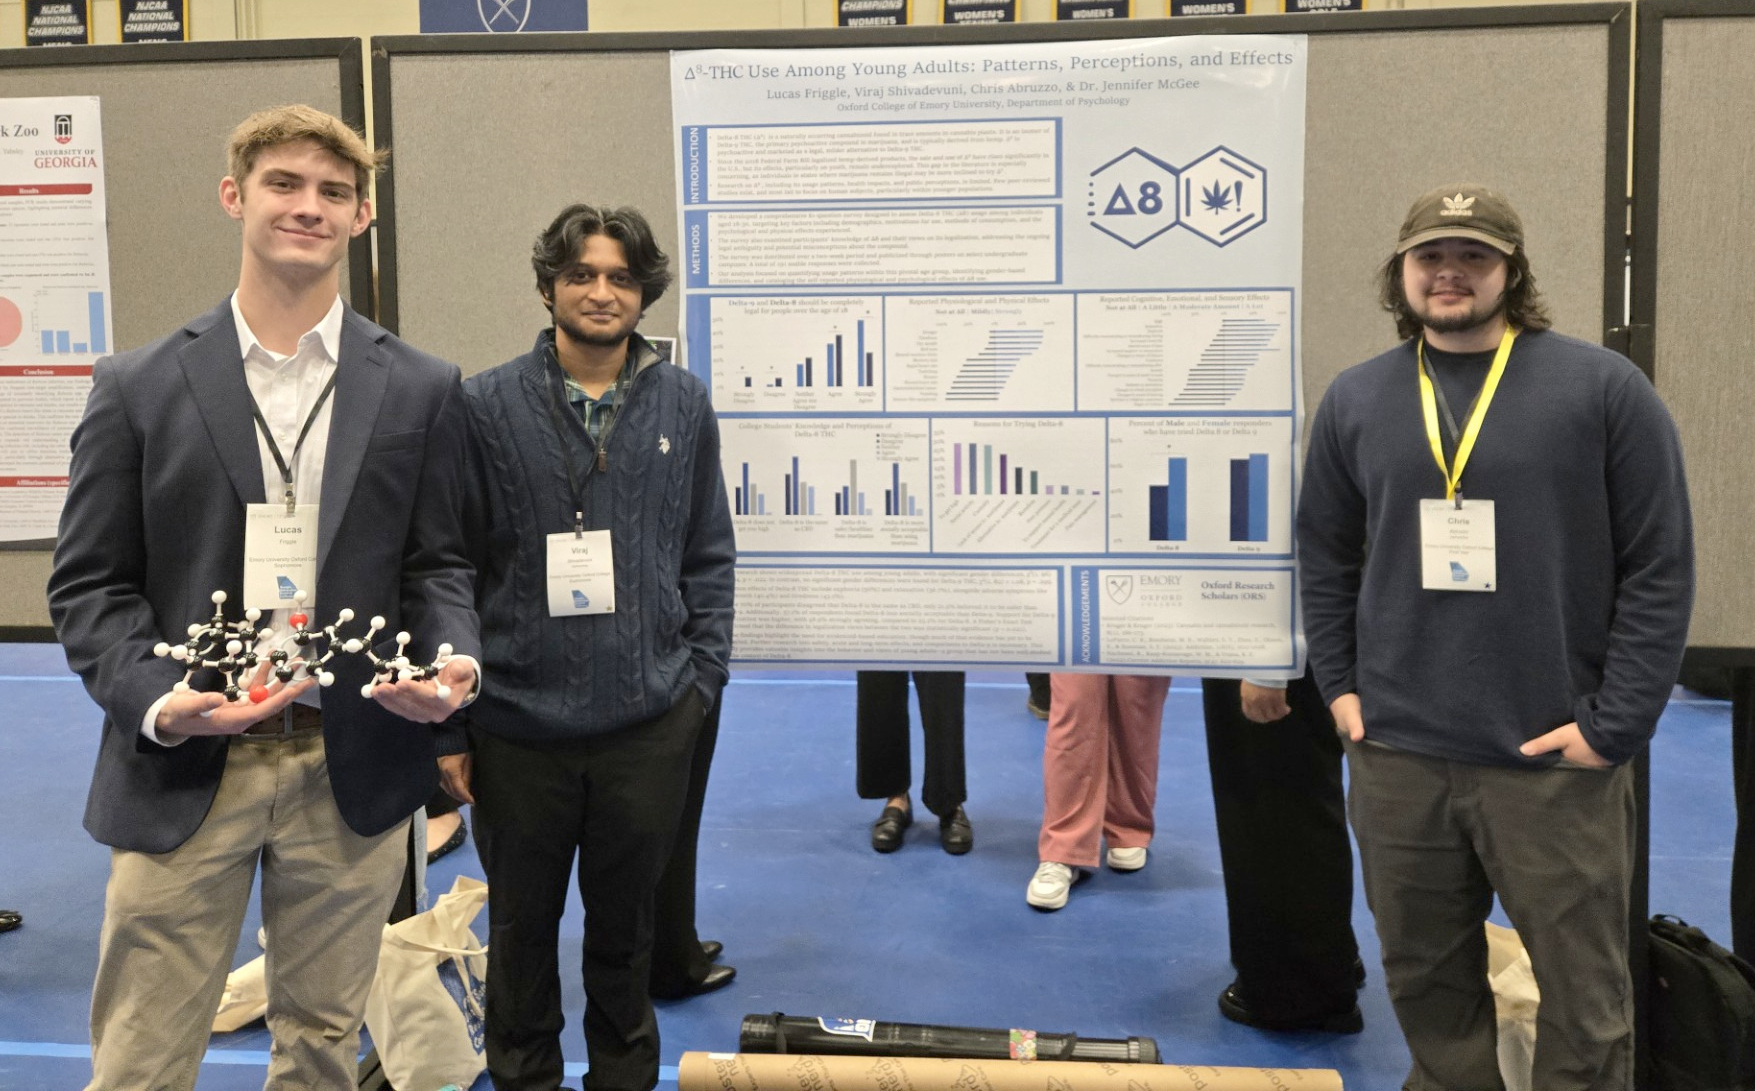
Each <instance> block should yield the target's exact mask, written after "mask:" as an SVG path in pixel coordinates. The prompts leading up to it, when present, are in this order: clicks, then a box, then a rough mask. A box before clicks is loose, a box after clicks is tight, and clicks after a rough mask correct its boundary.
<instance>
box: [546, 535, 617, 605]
mask: <svg viewBox="0 0 1755 1091" xmlns="http://www.w3.org/2000/svg"><path fill="white" fill-rule="evenodd" d="M613 613H615V555H614V553H613V551H612V550H611V549H610V544H609V531H607V530H588V531H586V532H585V533H584V534H583V535H580V534H576V533H574V532H573V531H567V532H565V533H562V534H550V535H549V536H548V616H549V617H574V616H576V615H579V614H613Z"/></svg>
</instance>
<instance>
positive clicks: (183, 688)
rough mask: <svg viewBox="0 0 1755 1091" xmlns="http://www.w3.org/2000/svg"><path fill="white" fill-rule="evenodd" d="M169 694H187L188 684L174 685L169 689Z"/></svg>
mask: <svg viewBox="0 0 1755 1091" xmlns="http://www.w3.org/2000/svg"><path fill="white" fill-rule="evenodd" d="M171 692H172V693H188V692H189V683H187V682H178V683H177V684H176V685H174V686H172V687H171Z"/></svg>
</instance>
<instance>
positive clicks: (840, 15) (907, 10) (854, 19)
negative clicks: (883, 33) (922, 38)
mask: <svg viewBox="0 0 1755 1091" xmlns="http://www.w3.org/2000/svg"><path fill="white" fill-rule="evenodd" d="M913 21H914V0H835V22H836V25H837V26H844V27H899V26H906V25H907V24H909V23H911V22H913Z"/></svg>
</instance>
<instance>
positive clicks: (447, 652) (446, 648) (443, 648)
mask: <svg viewBox="0 0 1755 1091" xmlns="http://www.w3.org/2000/svg"><path fill="white" fill-rule="evenodd" d="M453 650H454V649H453V648H452V647H451V645H449V644H441V645H439V658H440V659H449V658H450V657H451V653H452V651H453Z"/></svg>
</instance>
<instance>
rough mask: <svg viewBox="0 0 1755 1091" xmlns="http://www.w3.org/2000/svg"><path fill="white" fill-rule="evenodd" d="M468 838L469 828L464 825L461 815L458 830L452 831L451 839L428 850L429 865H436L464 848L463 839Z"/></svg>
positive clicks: (448, 838) (458, 819)
mask: <svg viewBox="0 0 1755 1091" xmlns="http://www.w3.org/2000/svg"><path fill="white" fill-rule="evenodd" d="M468 836H469V827H468V826H466V825H465V824H464V822H463V818H462V816H461V815H460V816H458V818H457V828H456V829H454V830H452V831H451V836H450V837H447V838H445V843H444V844H443V845H440V846H439V847H437V848H430V849H428V850H427V864H428V865H432V864H436V863H438V862H439V860H440V859H441V858H443V857H445V856H449V855H450V854H451V853H453V852H455V851H457V850H458V849H460V848H462V847H463V839H464V838H465V837H468Z"/></svg>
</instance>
